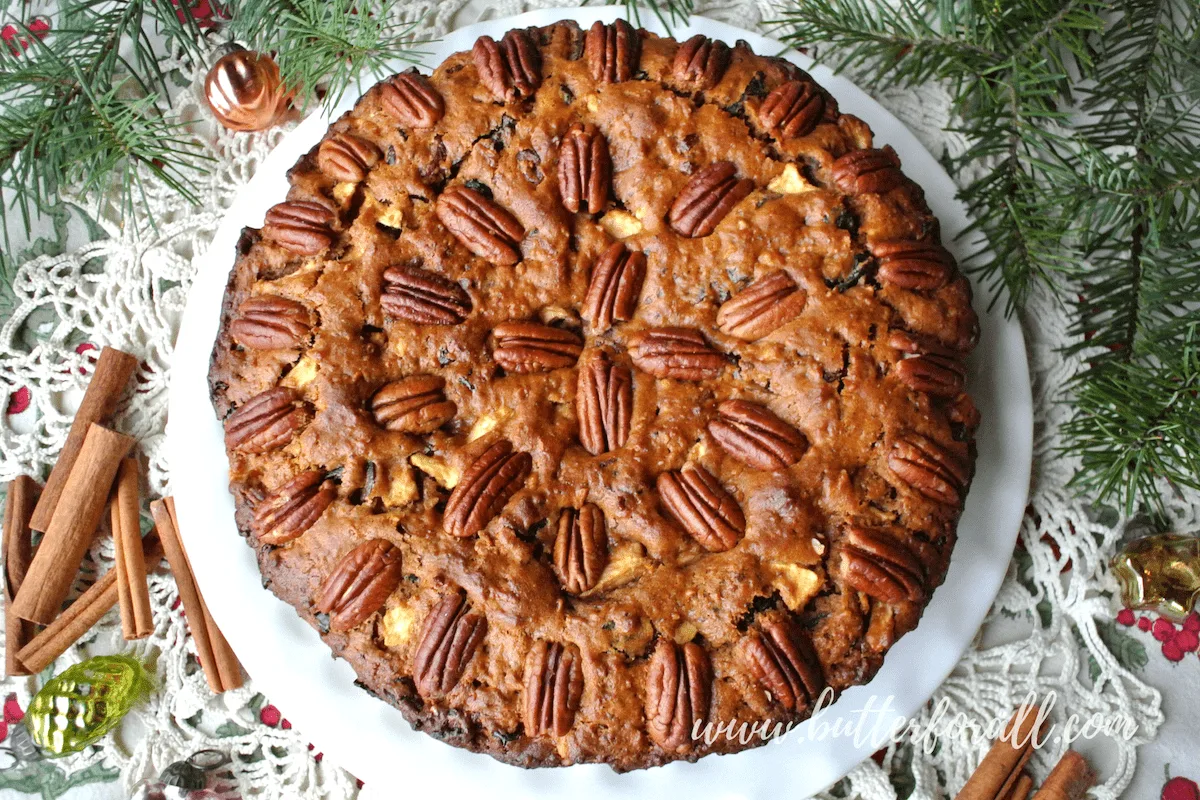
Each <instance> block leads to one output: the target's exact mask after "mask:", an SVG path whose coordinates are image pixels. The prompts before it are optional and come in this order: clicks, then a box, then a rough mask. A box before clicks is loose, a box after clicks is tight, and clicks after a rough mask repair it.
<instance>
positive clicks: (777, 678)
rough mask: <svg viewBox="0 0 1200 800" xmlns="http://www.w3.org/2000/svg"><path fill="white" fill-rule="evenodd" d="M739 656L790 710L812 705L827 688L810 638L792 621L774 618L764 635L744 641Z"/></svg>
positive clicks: (753, 673)
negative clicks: (807, 704) (808, 704)
mask: <svg viewBox="0 0 1200 800" xmlns="http://www.w3.org/2000/svg"><path fill="white" fill-rule="evenodd" d="M738 656H739V658H740V659H741V661H742V663H743V664H744V665H745V667H746V669H747V671H749V672H750V674H751V675H753V676H754V677H755V678H757V679H758V681H759V682H760V683H762V685H763V686H764V687H765V688H766V690H767V691H768V692H770V693H771V696H772V697H774V698H775V700H777V701H778V702H779V703H780V705H782V706H783V707H784V708H786V709H787V710H788V711H795V710H796V709H797V708H799V707H800V706H801V705H803V704H805V703H806V702H807V703H811V702H813V701H814V700H816V699H817V698H818V697H819V696H820V695H821V691H822V690H823V689H824V688H825V678H824V677H823V676H822V675H821V662H820V661H819V660H818V659H817V654H816V652H815V651H814V650H813V647H812V644H811V643H810V642H809V641H808V637H807V636H806V635H805V634H804V633H803V632H802V631H801V630H800V628H799V626H797V625H796V624H794V623H792V622H785V621H783V620H779V619H773V620H770V621H768V622H766V623H764V624H763V626H762V633H761V634H753V635H751V636H747V637H746V638H745V639H743V640H742V642H741V644H740V645H739V647H738Z"/></svg>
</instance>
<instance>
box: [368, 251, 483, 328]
mask: <svg viewBox="0 0 1200 800" xmlns="http://www.w3.org/2000/svg"><path fill="white" fill-rule="evenodd" d="M379 304H380V305H381V306H382V307H383V310H384V311H385V312H386V313H388V314H390V315H391V316H393V317H399V318H400V319H403V320H407V321H409V322H416V323H418V324H421V325H457V324H458V323H460V322H462V321H463V320H464V319H466V318H467V315H468V314H470V313H471V298H470V297H469V296H467V293H466V291H464V290H463V288H462V287H461V286H459V285H458V284H457V283H454V282H453V281H450V280H447V279H446V278H443V277H442V276H441V275H436V274H434V273H432V272H430V271H429V270H424V269H421V268H420V267H416V266H413V265H411V264H398V265H396V266H393V267H388V268H387V269H386V270H384V273H383V294H382V295H381V296H380V298H379Z"/></svg>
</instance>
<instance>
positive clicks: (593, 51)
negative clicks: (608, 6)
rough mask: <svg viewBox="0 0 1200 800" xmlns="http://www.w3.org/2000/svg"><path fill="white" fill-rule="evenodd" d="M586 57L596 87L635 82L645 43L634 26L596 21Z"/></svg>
mask: <svg viewBox="0 0 1200 800" xmlns="http://www.w3.org/2000/svg"><path fill="white" fill-rule="evenodd" d="M583 53H584V56H585V57H586V58H587V62H588V69H589V70H590V71H591V73H592V80H594V81H596V82H597V83H619V82H621V81H627V80H630V79H632V78H633V74H634V73H635V72H637V68H638V61H639V60H640V59H641V57H642V40H641V37H639V36H638V34H637V31H635V30H634V29H633V26H632V25H630V24H629V23H628V22H626V21H625V20H623V19H618V20H617V21H616V22H614V23H613V24H611V25H605V24H604V23H603V22H601V21H600V20H596V21H595V22H593V23H592V27H591V28H589V29H588V32H587V38H586V39H585V40H584V45H583Z"/></svg>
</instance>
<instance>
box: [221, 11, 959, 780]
mask: <svg viewBox="0 0 1200 800" xmlns="http://www.w3.org/2000/svg"><path fill="white" fill-rule="evenodd" d="M289 179H290V183H291V188H290V190H289V192H288V195H287V198H286V200H285V201H284V202H282V203H280V204H278V205H276V206H274V207H273V208H271V209H270V210H269V211H268V212H267V215H266V221H265V223H264V224H263V226H262V228H261V229H246V231H245V232H244V234H243V236H242V239H241V241H240V242H239V245H238V254H237V263H236V266H235V267H234V269H233V272H232V274H231V277H230V281H229V285H228V288H227V291H226V294H225V301H224V309H223V316H222V320H221V331H220V335H219V338H218V340H217V342H216V346H215V349H214V351H213V357H212V366H211V374H210V383H211V389H212V398H213V404H214V406H215V408H216V412H217V414H218V415H219V417H220V418H221V419H222V420H223V421H224V425H225V437H226V439H225V441H226V446H227V449H228V452H229V461H230V479H231V486H232V491H233V494H234V496H235V498H236V503H237V509H238V510H237V520H238V524H239V528H240V529H241V530H242V531H243V532H244V533H245V535H246V537H247V538H248V540H249V542H250V543H251V544H252V545H253V546H254V547H255V548H256V549H257V554H258V561H259V564H260V567H261V570H262V575H263V580H264V584H265V585H267V586H269V587H270V588H271V589H272V591H274V592H275V593H276V594H277V595H278V596H279V597H281V598H283V599H284V600H285V601H287V602H288V603H290V604H291V605H293V606H295V608H296V610H297V611H298V612H299V614H300V615H301V616H302V617H303V618H304V619H306V620H308V621H309V622H310V623H311V624H312V625H313V626H315V627H316V628H317V629H318V630H319V631H320V632H321V634H322V636H323V638H324V640H325V642H326V643H327V644H328V645H329V647H330V648H331V649H332V650H333V652H334V653H335V654H336V655H338V656H340V657H342V658H344V659H346V660H347V661H348V662H349V663H350V664H351V665H352V666H353V668H354V669H355V671H356V672H357V674H358V677H359V683H360V685H361V686H362V687H363V688H364V689H366V690H367V691H370V692H372V693H374V694H376V695H378V696H379V697H380V698H383V699H384V700H386V701H388V702H389V703H392V704H393V705H395V706H397V707H398V708H399V709H400V710H401V711H402V712H403V713H404V715H405V717H406V718H407V719H408V720H409V721H410V722H411V723H412V724H413V726H414V727H416V728H418V729H420V730H423V731H425V732H427V733H429V734H431V735H433V736H436V737H438V738H440V739H443V740H445V741H447V742H450V743H452V744H454V745H457V746H460V747H465V748H468V749H471V750H475V751H480V752H485V753H489V754H491V755H493V756H495V757H496V758H498V759H501V760H502V761H506V762H509V763H512V764H518V765H522V766H529V767H532V766H553V765H565V764H573V763H579V762H603V763H607V764H610V765H612V767H614V768H615V769H617V770H629V769H637V768H640V767H647V766H652V765H657V764H663V763H666V762H669V761H673V760H677V759H696V758H698V757H700V756H703V755H705V754H707V753H710V752H731V751H735V750H740V749H743V748H744V747H747V746H753V745H754V744H757V743H761V742H762V739H761V738H755V739H754V740H753V741H752V742H750V743H749V744H746V743H742V742H739V741H738V740H737V739H732V740H731V739H730V738H729V737H726V736H721V737H719V738H716V739H715V740H714V741H711V742H706V741H705V740H704V739H703V738H702V737H701V738H699V739H697V738H696V737H695V734H696V733H700V734H703V731H704V728H705V725H706V724H709V723H711V724H713V725H717V724H728V723H731V722H734V723H739V724H740V723H742V722H746V723H753V722H758V721H763V720H767V721H770V722H771V723H772V724H775V723H783V724H786V723H788V722H794V721H797V720H800V719H803V718H805V717H807V716H808V714H809V713H811V710H812V708H813V707H814V705H815V704H816V702H817V700H818V698H819V697H820V696H821V695H822V693H823V692H824V691H825V690H828V691H829V692H830V693H831V695H836V694H837V693H838V692H840V691H841V690H843V689H845V688H846V687H849V686H852V685H855V684H859V683H863V682H865V681H866V680H868V679H869V678H870V677H871V676H872V675H873V674H874V673H875V671H876V670H877V669H878V668H879V666H880V664H881V663H882V660H883V657H884V654H885V653H886V652H887V650H888V648H889V647H891V645H892V644H893V643H894V642H895V641H896V640H897V638H898V637H900V636H901V635H902V634H903V633H905V632H906V631H908V630H910V629H911V628H913V626H914V625H916V623H917V620H918V618H919V617H920V615H921V611H922V609H923V608H924V606H925V603H926V602H927V601H928V599H929V597H930V594H931V593H932V591H933V590H934V588H935V587H937V586H938V585H939V584H940V583H941V581H942V579H943V577H944V574H945V571H946V568H947V565H948V562H949V559H950V553H951V550H952V549H953V546H954V541H955V528H956V524H957V520H958V517H959V514H960V512H961V509H962V505H963V500H964V496H965V493H966V491H967V486H968V484H969V483H970V479H971V475H972V470H973V462H974V448H973V444H972V442H973V433H974V430H975V428H976V426H977V424H978V414H977V412H976V411H975V408H974V406H973V404H972V402H971V400H970V398H969V397H968V396H967V395H966V394H964V365H963V358H964V357H965V356H966V354H967V353H968V352H969V351H970V350H971V349H972V347H973V346H974V344H975V341H976V338H977V332H978V324H977V319H976V316H975V314H974V313H973V311H972V309H971V293H970V288H969V286H968V283H967V281H966V280H965V279H964V277H963V276H962V275H961V274H960V273H959V271H958V270H957V268H956V265H955V262H954V260H953V258H952V257H951V256H950V254H949V253H948V252H947V251H946V250H944V249H943V248H942V246H941V245H940V244H939V241H938V238H939V232H938V223H937V220H936V219H935V218H934V217H933V216H932V215H931V213H930V210H929V208H928V206H927V205H926V204H925V201H924V194H923V192H922V191H921V189H920V188H919V187H918V186H917V185H916V184H914V183H912V182H911V181H910V180H909V179H908V178H906V177H905V175H904V174H903V173H902V172H901V170H900V162H899V159H898V158H897V156H896V154H895V152H893V151H892V150H891V149H890V148H888V147H883V148H877V147H875V145H874V144H873V142H872V134H871V131H870V129H869V128H868V126H867V125H866V124H865V123H864V122H862V121H861V120H859V119H857V118H855V117H853V116H851V115H849V114H842V113H839V111H838V106H837V102H836V100H835V99H834V98H833V97H832V96H830V95H829V94H828V93H826V92H825V90H824V89H822V88H821V87H820V86H818V85H817V84H816V83H814V82H813V80H812V79H811V78H810V77H809V76H808V75H807V74H806V73H805V72H804V71H802V70H800V69H799V68H797V67H796V66H794V65H792V64H790V63H789V62H787V61H785V60H783V59H780V58H769V57H763V56H757V55H755V54H754V53H753V52H751V50H750V48H749V47H748V46H747V45H746V44H745V43H741V42H739V43H737V44H736V45H734V46H733V47H732V48H731V47H729V46H728V45H726V44H724V43H723V42H720V41H715V40H710V39H706V38H705V37H703V36H696V37H693V38H691V39H689V40H688V41H686V42H683V43H678V42H675V41H673V40H671V39H666V38H661V37H658V36H655V35H653V34H650V33H647V32H645V31H641V30H635V29H634V28H632V27H631V26H629V25H628V24H626V23H624V22H621V21H618V22H615V23H613V24H611V25H604V24H602V23H599V22H598V23H596V24H595V25H594V26H592V27H591V28H590V29H589V30H587V31H586V32H585V31H583V30H581V29H580V27H579V26H578V25H576V24H575V23H571V22H565V23H559V24H555V25H551V26H548V27H544V28H531V29H522V30H512V31H509V32H508V33H507V34H505V35H504V37H503V38H502V39H500V40H499V41H495V40H493V39H492V38H491V37H488V36H482V37H480V38H479V40H478V41H477V42H476V43H475V46H474V48H473V49H472V50H471V52H463V53H459V54H456V55H454V56H451V57H450V58H448V59H447V60H446V61H445V62H444V63H443V64H442V65H441V66H440V67H438V68H437V69H436V70H435V71H434V72H433V74H432V75H430V76H428V77H427V76H423V75H421V74H419V73H418V72H416V71H415V70H410V71H407V72H403V73H400V74H398V75H395V76H393V77H391V78H389V79H387V80H384V81H382V82H380V83H379V84H377V85H375V86H374V87H372V88H371V89H370V90H369V91H368V92H367V93H366V94H365V95H364V96H363V97H362V99H361V100H360V101H359V102H358V103H357V105H356V106H355V107H354V109H353V110H352V111H350V112H348V113H347V114H345V115H344V116H343V117H341V118H340V119H338V120H337V121H336V122H335V123H333V125H332V126H330V128H329V131H328V133H327V135H326V136H325V138H324V139H323V140H322V141H321V143H320V144H319V146H317V147H315V148H314V149H313V150H312V151H311V152H309V153H308V154H307V155H306V156H304V157H303V158H302V159H301V160H300V161H299V162H298V163H297V164H296V165H295V167H294V168H293V169H292V170H291V172H290V173H289ZM710 738H711V737H710Z"/></svg>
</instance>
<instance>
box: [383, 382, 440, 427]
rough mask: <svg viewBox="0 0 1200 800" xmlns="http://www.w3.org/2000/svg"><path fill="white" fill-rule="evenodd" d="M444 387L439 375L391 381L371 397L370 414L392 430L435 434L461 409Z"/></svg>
mask: <svg viewBox="0 0 1200 800" xmlns="http://www.w3.org/2000/svg"><path fill="white" fill-rule="evenodd" d="M445 387H446V379H445V378H442V377H441V376H439V375H410V376H409V377H407V378H401V379H400V380H398V381H392V382H391V383H389V384H387V385H385V386H383V387H382V388H380V389H379V391H377V392H375V396H374V397H372V398H371V413H372V414H374V415H375V421H376V422H377V423H379V426H380V427H381V428H386V429H387V430H389V431H403V432H404V433H433V432H434V431H436V430H437V429H438V428H440V427H442V426H443V425H445V424H446V423H447V422H449V421H450V420H452V419H454V415H455V414H457V413H458V406H456V405H455V404H454V403H453V402H452V401H450V400H447V399H446V393H445V391H444V389H445Z"/></svg>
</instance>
